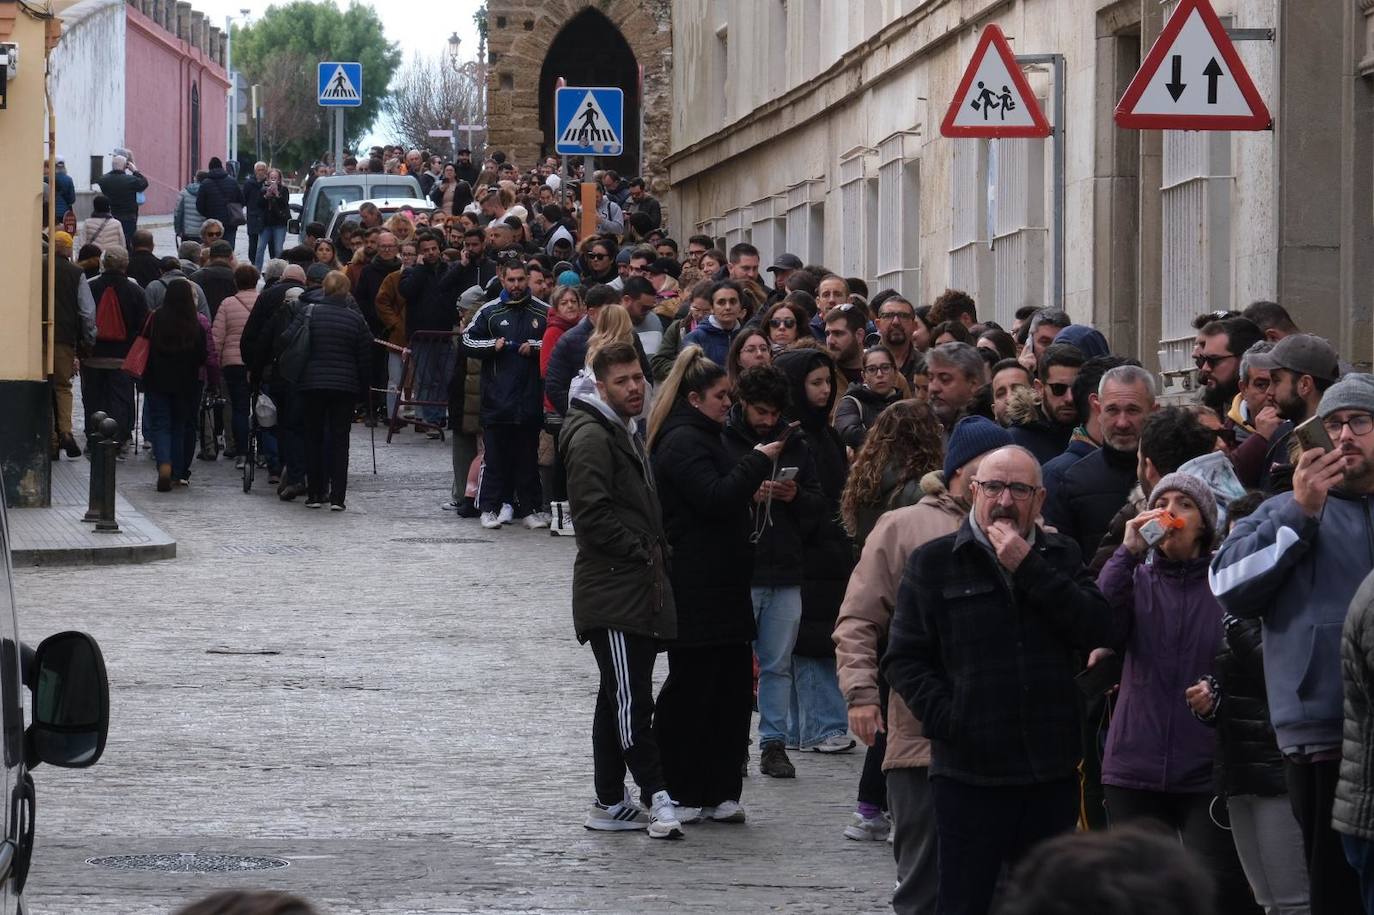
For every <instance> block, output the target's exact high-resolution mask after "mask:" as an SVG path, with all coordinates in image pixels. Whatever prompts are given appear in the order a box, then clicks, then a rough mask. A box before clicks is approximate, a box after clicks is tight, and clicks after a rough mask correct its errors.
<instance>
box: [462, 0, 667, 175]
mask: <svg viewBox="0 0 1374 915" xmlns="http://www.w3.org/2000/svg"><path fill="white" fill-rule="evenodd" d="M587 7H592V8H594V9H596V10H598V11H600V12H601V13H603V14H605V15H606V17H607V18H608V19H610V20H611V22H612V23H614V24H615V26H616V28H618V29H619V30H620V32H621V34H622V35H623V36H624V38H625V41H626V42H627V43H628V44H629V45H630V49H631V50H632V51H633V52H634V55H635V58H636V60H637V61H638V62H639V64H640V65H641V66H642V67H643V68H644V98H643V105H644V137H643V140H644V161H643V163H642V164H641V167H640V173H641V174H642V175H643V176H644V178H645V179H646V180H647V181H649V182H650V185H651V187H652V190H653V193H654V194H655V195H656V196H659V197H662V195H663V194H664V193H666V192H667V189H668V170H667V168H666V167H665V166H664V165H663V164H662V163H663V160H664V159H665V158H666V157H667V156H668V153H669V152H670V151H671V139H672V138H671V136H670V133H671V121H672V118H671V114H672V82H673V80H672V71H673V45H672V3H671V0H488V3H487V22H488V24H489V32H488V39H487V42H488V60H489V66H488V93H487V124H488V136H489V145H490V146H491V147H492V148H494V149H503V150H506V151H507V152H509V153H510V154H511V155H512V156H513V157H514V158H515V161H516V162H517V163H518V164H519V165H520V166H522V167H528V166H529V165H530V164H531V163H533V162H534V161H535V160H536V159H537V158H538V155H539V147H540V144H541V143H542V142H543V140H544V134H543V131H542V130H541V129H540V125H539V74H540V70H541V68H542V66H543V63H544V58H545V55H546V54H547V53H548V51H549V47H550V46H551V45H552V44H553V41H554V39H555V38H556V37H557V35H558V33H559V31H560V30H561V29H562V28H563V26H564V24H566V23H568V22H569V21H571V20H572V19H573V17H574V16H576V15H577V14H578V13H580V12H581V11H582V10H583V9H585V8H587Z"/></svg>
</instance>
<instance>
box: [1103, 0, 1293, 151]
mask: <svg viewBox="0 0 1374 915" xmlns="http://www.w3.org/2000/svg"><path fill="white" fill-rule="evenodd" d="M1116 123H1117V124H1118V125H1119V126H1121V127H1134V128H1153V129H1157V130H1266V129H1268V128H1269V126H1270V125H1271V124H1272V119H1271V118H1270V117H1269V109H1268V108H1267V107H1265V104H1264V99H1262V98H1260V94H1259V92H1258V91H1257V90H1256V89H1255V84H1254V83H1253V82H1251V80H1250V74H1249V73H1247V72H1246V70H1245V65H1244V64H1242V63H1241V61H1240V55H1238V54H1237V53H1236V46H1235V45H1234V44H1232V43H1231V39H1230V37H1228V36H1227V34H1226V28H1225V26H1223V25H1222V24H1221V20H1220V19H1218V18H1217V14H1216V11H1215V10H1213V9H1212V5H1211V3H1209V2H1208V0H1180V2H1179V4H1178V9H1176V10H1174V14H1173V15H1172V16H1170V17H1169V21H1168V22H1166V23H1165V24H1164V30H1163V31H1162V32H1160V33H1159V38H1157V39H1156V40H1155V43H1154V45H1152V46H1151V47H1150V53H1149V54H1147V55H1146V56H1145V61H1144V62H1143V63H1142V64H1141V65H1140V70H1139V71H1138V72H1137V73H1136V75H1135V78H1134V79H1132V80H1131V84H1130V85H1129V86H1128V87H1127V88H1126V94H1125V95H1123V96H1122V97H1121V102H1120V103H1119V104H1118V105H1117V106H1116Z"/></svg>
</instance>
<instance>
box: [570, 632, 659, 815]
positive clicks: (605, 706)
mask: <svg viewBox="0 0 1374 915" xmlns="http://www.w3.org/2000/svg"><path fill="white" fill-rule="evenodd" d="M587 642H588V643H589V644H590V645H591V646H592V654H593V655H595V656H596V666H597V667H598V668H600V669H601V689H600V690H599V691H598V692H597V694H596V713H595V715H593V717H592V765H593V768H594V772H595V776H594V778H595V781H596V799H597V800H598V801H600V802H601V803H602V804H605V805H606V806H607V807H609V806H611V805H612V804H618V803H620V802H621V801H622V800H623V799H624V797H625V769H626V767H628V768H629V770H630V775H631V776H632V777H633V778H634V780H635V784H636V785H638V786H639V794H640V800H641V801H643V803H644V805H645V806H646V807H647V806H648V805H649V801H650V799H651V798H652V797H653V796H654V794H655V793H657V792H659V791H662V790H663V787H664V781H663V766H662V763H661V762H660V761H659V755H658V741H657V740H656V739H655V738H654V729H653V722H654V660H655V658H657V656H658V642H657V641H656V640H654V639H649V638H645V637H644V636H642V635H633V634H631V633H628V632H621V631H620V630H618V629H594V630H592V631H591V632H589V633H587Z"/></svg>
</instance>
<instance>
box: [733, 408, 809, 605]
mask: <svg viewBox="0 0 1374 915" xmlns="http://www.w3.org/2000/svg"><path fill="white" fill-rule="evenodd" d="M785 428H787V427H786V425H785V424H784V423H782V422H779V423H778V425H777V426H776V427H775V428H774V429H773V430H772V431H771V432H770V433H769V434H768V435H767V436H764V437H762V438H761V437H760V436H759V435H758V434H757V433H756V432H754V430H753V428H752V427H750V425H749V423H748V422H747V421H746V420H745V418H744V405H743V404H742V403H737V404H735V405H734V406H733V407H732V408H731V409H730V415H729V416H727V417H726V418H725V432H724V433H723V435H722V437H721V440H722V441H723V442H724V443H725V450H726V451H727V452H729V454H730V457H731V458H733V459H734V460H736V461H740V460H743V459H744V456H745V455H747V454H748V453H749V452H751V451H752V450H753V449H754V446H755V445H757V444H759V443H760V442H765V441H766V442H771V441H775V440H776V439H777V437H778V435H779V434H781V433H782V431H783V430H784V429H785ZM777 466H778V470H782V468H784V467H796V468H797V471H798V472H797V477H796V481H797V497H796V498H795V499H793V500H792V501H791V502H780V501H777V500H776V499H775V500H772V501H771V502H767V503H764V502H751V504H750V509H749V511H750V514H751V515H752V520H753V530H756V531H759V539H758V543H757V544H756V545H755V549H754V577H753V584H754V585H756V586H758V587H760V588H785V587H796V586H797V585H800V584H801V583H802V561H803V559H804V548H803V545H802V530H803V529H813V528H814V527H815V526H816V524H817V523H818V522H819V520H820V518H821V517H822V516H823V515H824V513H825V510H826V503H825V499H824V497H823V496H822V495H821V487H820V484H819V483H818V482H817V481H816V467H815V464H814V463H812V460H811V449H810V448H808V447H807V445H806V436H804V435H802V434H800V433H796V434H793V435H792V436H791V437H790V438H789V439H788V440H787V444H786V445H785V446H784V447H783V449H782V454H781V455H779V456H778V464H777ZM774 476H776V474H774Z"/></svg>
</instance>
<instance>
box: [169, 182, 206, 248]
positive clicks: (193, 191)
mask: <svg viewBox="0 0 1374 915" xmlns="http://www.w3.org/2000/svg"><path fill="white" fill-rule="evenodd" d="M199 195H200V182H199V181H192V182H191V183H190V184H188V185H186V186H185V187H184V188H182V189H181V193H180V194H178V195H177V205H176V210H175V211H174V212H173V213H172V231H173V232H174V233H175V234H176V237H177V238H190V239H195V240H199V239H200V228H201V226H203V225H205V217H204V216H202V215H200V210H198V209H196V198H197V197H198V196H199Z"/></svg>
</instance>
